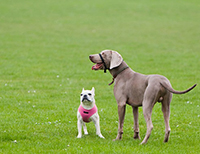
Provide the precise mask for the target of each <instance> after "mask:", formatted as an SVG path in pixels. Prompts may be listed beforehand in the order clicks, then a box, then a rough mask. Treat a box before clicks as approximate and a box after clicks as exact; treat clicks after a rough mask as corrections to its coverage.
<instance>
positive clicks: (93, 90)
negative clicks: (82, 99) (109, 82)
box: [92, 87, 95, 95]
mask: <svg viewBox="0 0 200 154" xmlns="http://www.w3.org/2000/svg"><path fill="white" fill-rule="evenodd" d="M94 92H95V89H94V87H92V94H93V95H94Z"/></svg>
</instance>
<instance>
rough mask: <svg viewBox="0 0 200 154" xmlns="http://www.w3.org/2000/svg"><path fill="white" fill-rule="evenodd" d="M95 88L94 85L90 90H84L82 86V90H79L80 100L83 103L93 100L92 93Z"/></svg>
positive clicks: (93, 94) (89, 102)
mask: <svg viewBox="0 0 200 154" xmlns="http://www.w3.org/2000/svg"><path fill="white" fill-rule="evenodd" d="M94 91H95V89H94V87H93V88H92V90H85V89H84V88H83V90H82V92H81V97H80V101H81V102H82V103H84V104H91V103H93V102H94V96H95V93H94Z"/></svg>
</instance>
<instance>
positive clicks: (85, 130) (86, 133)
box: [83, 122, 88, 135]
mask: <svg viewBox="0 0 200 154" xmlns="http://www.w3.org/2000/svg"><path fill="white" fill-rule="evenodd" d="M83 130H84V134H85V135H88V131H87V127H86V125H85V123H84V122H83Z"/></svg>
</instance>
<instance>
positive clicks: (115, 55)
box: [110, 51, 123, 69]
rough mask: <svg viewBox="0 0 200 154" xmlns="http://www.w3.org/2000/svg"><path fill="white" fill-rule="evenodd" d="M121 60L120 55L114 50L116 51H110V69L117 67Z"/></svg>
mask: <svg viewBox="0 0 200 154" xmlns="http://www.w3.org/2000/svg"><path fill="white" fill-rule="evenodd" d="M122 61H123V58H122V56H121V55H120V54H119V53H118V52H116V51H112V58H111V62H110V69H113V68H115V67H118V66H119V65H120V64H121V63H122Z"/></svg>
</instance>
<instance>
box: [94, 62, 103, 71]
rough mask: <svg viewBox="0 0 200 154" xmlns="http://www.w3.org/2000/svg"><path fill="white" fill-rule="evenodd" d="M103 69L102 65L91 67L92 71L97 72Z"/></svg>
mask: <svg viewBox="0 0 200 154" xmlns="http://www.w3.org/2000/svg"><path fill="white" fill-rule="evenodd" d="M99 69H103V63H97V64H96V65H94V66H92V70H99Z"/></svg>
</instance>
